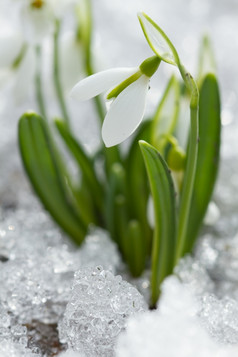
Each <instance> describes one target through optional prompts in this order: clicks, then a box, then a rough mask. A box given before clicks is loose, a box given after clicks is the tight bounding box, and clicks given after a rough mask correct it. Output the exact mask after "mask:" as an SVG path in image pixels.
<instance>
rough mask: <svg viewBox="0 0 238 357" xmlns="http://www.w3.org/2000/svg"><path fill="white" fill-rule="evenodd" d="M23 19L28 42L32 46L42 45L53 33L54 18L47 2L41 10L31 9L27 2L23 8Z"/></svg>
mask: <svg viewBox="0 0 238 357" xmlns="http://www.w3.org/2000/svg"><path fill="white" fill-rule="evenodd" d="M21 18H22V26H23V32H24V35H25V38H26V41H28V42H29V43H31V44H38V43H40V42H41V41H42V40H43V39H44V37H45V36H47V35H49V34H50V33H51V32H52V31H53V24H54V22H53V20H54V17H53V13H52V10H51V7H50V5H49V4H48V3H47V2H46V3H44V6H43V7H42V8H40V9H35V8H33V7H31V6H30V5H29V3H28V2H27V3H26V4H24V6H22V9H21Z"/></svg>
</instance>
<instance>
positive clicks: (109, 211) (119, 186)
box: [105, 163, 127, 253]
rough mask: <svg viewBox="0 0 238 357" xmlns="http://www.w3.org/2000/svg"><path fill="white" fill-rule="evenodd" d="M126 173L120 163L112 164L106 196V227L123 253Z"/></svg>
mask: <svg viewBox="0 0 238 357" xmlns="http://www.w3.org/2000/svg"><path fill="white" fill-rule="evenodd" d="M125 185H126V172H125V170H124V168H123V166H122V165H121V164H120V163H114V164H113V165H112V167H111V172H110V175H109V184H108V189H107V194H106V214H105V216H106V225H107V229H108V230H109V232H110V234H111V237H112V239H113V240H114V241H116V243H117V244H118V246H119V249H120V251H121V252H122V253H123V242H122V240H123V235H124V233H125V227H126V223H125V215H126V214H127V212H126V203H125V201H126V186H125Z"/></svg>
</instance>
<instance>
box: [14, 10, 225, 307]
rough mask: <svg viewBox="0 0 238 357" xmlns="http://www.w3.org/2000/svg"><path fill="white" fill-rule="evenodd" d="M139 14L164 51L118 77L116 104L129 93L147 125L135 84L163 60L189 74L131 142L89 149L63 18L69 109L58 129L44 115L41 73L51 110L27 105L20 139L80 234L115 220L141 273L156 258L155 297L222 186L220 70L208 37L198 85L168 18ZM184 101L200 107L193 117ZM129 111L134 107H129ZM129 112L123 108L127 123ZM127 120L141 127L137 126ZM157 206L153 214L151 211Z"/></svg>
mask: <svg viewBox="0 0 238 357" xmlns="http://www.w3.org/2000/svg"><path fill="white" fill-rule="evenodd" d="M87 16H88V21H87V22H86V25H85V21H84V28H83V29H82V30H81V31H82V33H81V36H80V38H81V39H83V45H84V49H85V52H84V55H85V69H86V72H87V73H88V75H91V74H92V73H93V68H92V60H91V52H90V43H91V24H92V22H91V16H90V9H88V12H87ZM138 17H139V21H140V23H141V26H142V30H143V32H144V34H145V38H146V40H147V42H148V44H149V46H150V47H151V49H152V51H153V52H154V56H153V57H151V59H148V60H146V61H147V62H146V61H144V62H145V64H144V62H143V63H142V64H141V65H140V66H139V67H138V68H137V69H136V70H135V71H134V74H130V75H127V77H125V79H121V80H119V84H117V85H115V84H114V89H113V90H111V92H110V93H109V97H110V99H113V104H112V105H114V108H115V107H116V106H119V104H120V103H121V102H122V99H121V98H122V96H123V100H124V101H125V100H127V98H129V101H128V103H129V104H128V107H130V110H131V111H132V117H133V118H134V117H135V123H134V124H133V125H134V126H135V127H136V126H138V124H139V122H140V121H141V118H142V115H143V113H142V112H143V110H144V109H143V108H142V109H141V110H140V112H138V113H137V111H135V112H136V114H135V113H134V109H133V108H134V107H135V106H136V105H137V104H136V102H133V105H132V104H131V94H132V89H133V88H134V87H136V86H138V85H141V84H140V82H138V81H139V80H140V79H141V78H142V79H141V81H142V80H143V81H144V82H143V83H144V84H143V85H144V87H143V90H144V89H145V88H147V87H146V85H147V86H148V83H149V79H148V78H150V76H152V75H153V74H154V73H155V71H157V69H158V66H159V64H160V61H164V62H167V63H168V64H172V65H174V66H176V67H177V68H178V70H179V72H180V74H181V77H182V79H183V83H180V82H179V80H178V79H177V78H176V77H175V76H174V75H173V76H172V77H171V79H170V80H169V83H168V85H167V88H166V90H165V92H164V94H163V96H162V99H161V101H160V102H159V103H158V107H157V108H156V110H155V114H154V116H153V117H152V118H148V119H147V120H146V121H144V122H143V123H142V124H141V125H140V126H139V128H138V129H137V131H136V133H135V135H134V137H133V138H132V139H131V142H130V145H129V148H128V150H127V152H126V153H123V154H122V153H121V150H120V148H119V146H114V147H111V148H106V147H105V146H104V145H103V144H102V145H101V148H100V150H99V152H97V153H95V154H94V155H89V154H88V153H87V152H86V150H85V149H84V147H83V145H82V144H81V143H80V142H79V141H78V140H77V139H76V137H75V136H74V133H73V132H72V130H71V129H70V121H69V116H68V111H67V108H66V104H65V101H64V96H63V91H62V88H61V86H60V80H59V77H58V75H59V74H58V72H57V69H58V67H57V63H58V46H59V43H58V32H57V31H58V30H57V28H58V27H56V33H55V36H54V49H55V52H54V54H55V61H54V64H56V68H55V85H56V88H57V93H58V100H59V103H60V104H61V109H62V116H63V118H64V119H63V120H59V119H57V120H55V121H54V126H55V128H56V129H57V132H56V133H55V131H53V130H52V127H51V126H50V125H49V123H48V122H47V120H46V118H45V117H44V113H45V112H46V111H45V110H44V109H45V108H44V103H43V101H42V98H43V97H42V88H41V82H40V81H37V82H36V85H37V86H38V87H37V88H38V92H37V93H38V99H39V104H40V108H41V113H42V114H43V115H38V114H36V113H25V114H24V115H23V116H22V117H21V118H20V121H19V145H20V152H21V156H22V160H23V163H24V166H25V169H26V172H27V174H28V176H29V179H30V181H31V183H32V185H33V187H34V189H35V192H36V194H37V195H38V197H39V198H40V200H41V201H42V203H43V205H44V206H45V208H46V209H47V210H48V211H49V212H50V214H51V216H52V217H53V218H54V220H55V221H56V222H57V223H58V225H59V226H60V227H61V228H62V229H63V230H64V231H65V232H66V233H67V234H68V235H69V237H71V239H72V240H73V241H74V242H75V243H76V244H78V245H80V244H81V243H82V241H83V239H84V237H85V235H86V233H87V230H88V226H89V225H90V224H94V225H97V226H101V227H103V228H106V229H107V230H109V232H110V235H111V238H112V239H113V240H114V241H115V242H116V243H117V245H118V248H119V250H120V252H121V255H122V257H123V259H124V261H125V262H126V263H127V265H128V268H129V270H130V272H131V274H132V275H134V276H139V275H141V274H142V272H143V271H144V269H145V268H146V267H147V266H151V306H152V307H153V306H155V305H156V302H157V300H158V297H159V294H160V284H161V282H162V281H163V279H164V278H165V277H166V276H167V275H169V274H171V273H172V271H173V268H174V266H175V265H176V263H177V262H178V260H179V259H180V258H181V257H182V256H183V255H184V254H186V253H187V252H191V250H192V248H193V245H194V243H195V241H196V238H197V236H198V232H199V229H200V227H201V225H202V221H203V218H204V215H205V213H206V210H207V207H208V204H209V201H210V199H211V196H212V192H213V188H214V185H215V181H216V176H217V170H218V163H219V148H220V131H221V121H220V97H219V89H218V83H217V79H216V76H215V74H214V73H212V72H213V71H209V72H206V71H205V70H204V68H207V60H206V63H205V59H208V61H209V59H211V54H210V46H209V45H208V41H207V40H205V41H204V45H203V46H202V50H201V55H200V62H199V63H200V69H199V78H198V81H197V83H198V84H199V85H198V87H197V84H196V82H195V80H194V79H193V77H192V76H191V75H190V73H189V72H188V71H187V70H186V69H185V68H184V66H183V65H182V64H181V61H180V58H179V56H178V54H177V51H176V49H175V48H174V46H173V44H172V43H171V41H170V40H169V39H168V37H167V36H166V35H165V33H164V32H163V31H162V30H161V29H160V27H159V26H158V25H157V24H156V23H155V22H154V21H153V20H152V19H151V18H149V17H148V16H147V15H146V14H144V13H140V14H139V15H138ZM57 26H58V25H57ZM211 62H212V61H211ZM151 63H152V64H151ZM208 67H209V66H208ZM210 68H211V66H210V67H209V69H210ZM95 76H96V75H95ZM143 76H144V77H143ZM89 78H90V79H89V80H88V81H91V80H92V81H94V80H95V77H89ZM85 83H88V82H84V83H82V84H79V86H82V88H85V87H84V86H85ZM87 85H88V84H87ZM80 88H81V87H80ZM140 88H141V87H140ZM80 90H81V89H80ZM93 90H94V91H95V87H94V89H93ZM133 91H134V89H133ZM144 92H145V93H146V91H144ZM144 92H143V95H144ZM96 94H98V93H96ZM145 95H146V94H145ZM91 96H93V95H91ZM120 96H121V97H120ZM119 97H120V98H119ZM143 98H144V97H143ZM94 100H95V105H96V108H97V113H98V116H99V121H100V122H102V121H103V118H104V109H103V106H102V102H101V98H100V97H98V96H96V97H95V99H94ZM116 103H118V104H116ZM184 105H185V106H186V105H187V107H188V106H189V108H190V122H189V125H188V123H186V112H185V111H184ZM133 106H134V107H133ZM111 108H112V107H111ZM116 108H117V107H116ZM110 110H112V109H110ZM115 111H116V109H115V110H114V112H115ZM114 112H113V113H114ZM121 113H122V114H123V115H124V114H125V115H127V114H128V113H127V112H125V111H124V109H123V110H122V111H121ZM130 114H131V113H130ZM116 115H117V116H118V109H117V113H116ZM136 115H137V116H138V117H136ZM111 116H112V115H111ZM114 118H115V113H114ZM106 119H107V118H106ZM106 119H105V121H106ZM110 120H112V119H110ZM188 120H189V119H188ZM124 121H125V120H124V119H123V118H122V123H123V122H124ZM119 125H120V124H119ZM121 125H122V124H121ZM133 125H132V127H133ZM107 130H109V131H107V134H105V135H108V136H109V139H110V130H113V129H107ZM125 130H127V131H128V132H129V131H130V132H131V131H133V130H132V129H131V128H129V129H128V127H127V128H126V129H125ZM108 133H109V134H108ZM129 134H130V133H129ZM181 134H182V135H181ZM111 135H112V137H114V136H115V135H117V133H115V132H112V134H111ZM56 136H59V137H60V138H61V139H62V141H63V143H64V145H65V147H66V149H67V150H68V152H69V155H70V156H71V158H72V160H73V161H74V162H75V164H76V165H77V166H78V168H79V170H80V172H81V179H80V182H77V183H75V182H74V180H73V179H72V177H71V175H70V173H69V172H68V169H67V163H66V162H65V160H64V159H63V157H62V155H61V148H60V147H59V144H58V138H57V140H56ZM138 143H139V144H138ZM102 158H103V160H102ZM99 162H100V163H101V166H103V172H104V174H103V175H102V174H101V173H99V172H98V170H97V167H98V163H99ZM149 207H150V209H148V208H149ZM150 210H151V211H152V216H151V215H150V217H148V211H150Z"/></svg>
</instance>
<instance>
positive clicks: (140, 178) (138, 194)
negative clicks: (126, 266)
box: [125, 121, 152, 256]
mask: <svg viewBox="0 0 238 357" xmlns="http://www.w3.org/2000/svg"><path fill="white" fill-rule="evenodd" d="M150 136H151V121H144V122H143V123H142V125H141V126H140V127H139V129H138V131H137V134H136V136H135V137H134V139H133V141H132V144H131V146H130V149H129V152H128V156H127V158H126V160H125V169H126V174H127V181H126V184H127V192H128V198H129V199H128V201H129V202H128V205H129V210H130V219H133V220H134V219H135V220H138V221H139V222H140V223H141V229H142V232H143V237H144V240H145V247H146V249H145V250H144V254H145V256H147V255H148V254H149V253H150V250H151V238H152V232H151V228H150V227H149V224H148V221H147V202H148V198H149V185H148V179H147V174H146V169H145V165H144V160H143V157H142V155H141V151H140V147H139V145H138V141H139V140H141V139H143V140H147V141H150Z"/></svg>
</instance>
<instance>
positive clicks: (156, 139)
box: [151, 76, 180, 153]
mask: <svg viewBox="0 0 238 357" xmlns="http://www.w3.org/2000/svg"><path fill="white" fill-rule="evenodd" d="M179 97H180V86H179V82H178V80H177V79H176V77H175V76H172V77H171V79H170V81H169V83H168V85H167V87H166V89H165V92H164V95H163V97H162V100H161V101H160V103H159V106H158V108H157V110H156V113H155V115H154V118H153V121H152V128H151V129H152V130H151V133H152V137H151V140H152V145H153V146H155V147H156V148H157V149H158V150H159V151H160V152H161V153H163V152H164V149H165V146H166V144H167V142H168V139H167V137H168V136H170V135H172V134H173V131H174V129H175V126H176V123H177V119H178V115H179Z"/></svg>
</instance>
